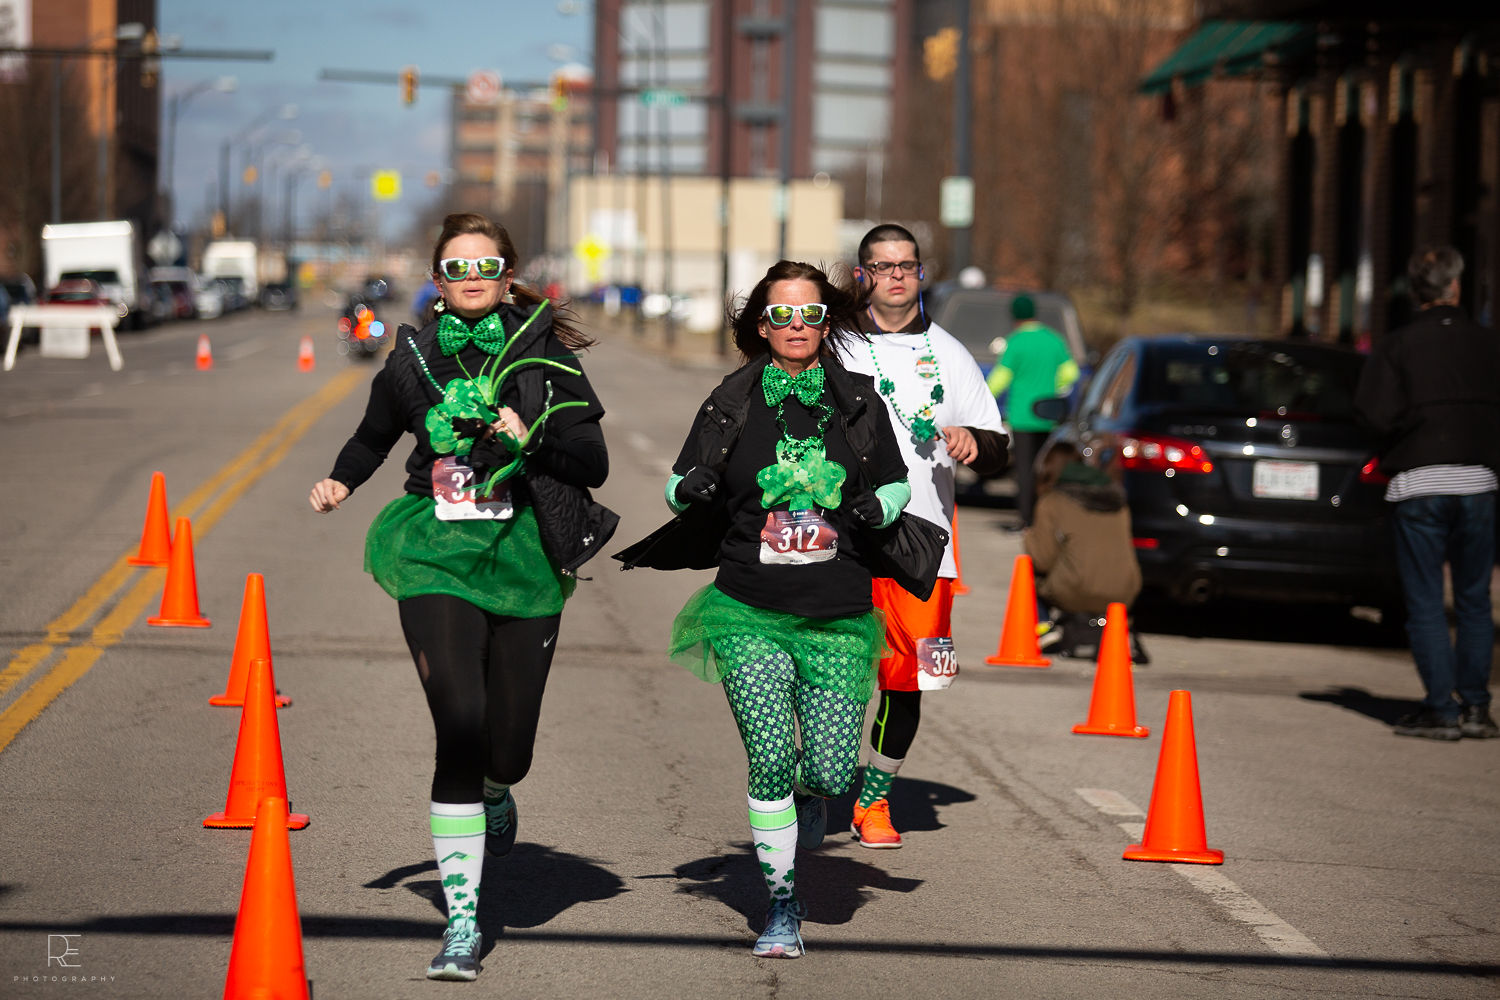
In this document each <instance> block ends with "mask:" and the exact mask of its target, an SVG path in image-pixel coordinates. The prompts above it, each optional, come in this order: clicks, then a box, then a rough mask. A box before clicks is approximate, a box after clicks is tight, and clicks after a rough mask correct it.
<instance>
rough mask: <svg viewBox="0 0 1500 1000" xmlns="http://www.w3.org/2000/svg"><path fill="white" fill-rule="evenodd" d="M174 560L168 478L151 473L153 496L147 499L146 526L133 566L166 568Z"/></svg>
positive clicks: (131, 560)
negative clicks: (169, 526)
mask: <svg viewBox="0 0 1500 1000" xmlns="http://www.w3.org/2000/svg"><path fill="white" fill-rule="evenodd" d="M171 558H172V536H171V535H169V534H168V533H167V477H166V476H164V475H162V474H161V473H160V472H153V473H151V495H150V496H149V497H148V498H147V499H146V525H145V527H144V528H142V529H141V547H140V550H139V551H138V552H137V553H136V554H135V555H133V556H131V557H130V564H131V565H132V566H165V565H166V564H167V563H168V562H169V561H170V560H171Z"/></svg>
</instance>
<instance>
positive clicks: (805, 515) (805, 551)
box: [760, 510, 839, 566]
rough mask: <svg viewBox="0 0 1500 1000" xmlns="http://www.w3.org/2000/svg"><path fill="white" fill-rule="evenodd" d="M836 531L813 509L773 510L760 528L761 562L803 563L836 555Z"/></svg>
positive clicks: (820, 560)
mask: <svg viewBox="0 0 1500 1000" xmlns="http://www.w3.org/2000/svg"><path fill="white" fill-rule="evenodd" d="M838 548H839V533H838V532H837V531H835V530H833V525H831V524H829V523H828V522H827V521H825V520H823V517H822V515H821V514H819V513H818V512H817V511H816V510H773V511H768V512H767V513H766V524H765V527H763V528H761V529H760V561H761V562H762V563H770V564H780V565H791V566H803V565H806V564H808V563H815V562H826V561H827V560H829V559H832V558H833V557H834V556H836V555H838Z"/></svg>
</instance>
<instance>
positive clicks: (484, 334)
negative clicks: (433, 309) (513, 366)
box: [437, 312, 505, 358]
mask: <svg viewBox="0 0 1500 1000" xmlns="http://www.w3.org/2000/svg"><path fill="white" fill-rule="evenodd" d="M437 339H438V347H440V348H442V351H443V353H444V354H445V355H447V356H448V357H450V358H451V357H453V355H455V354H457V353H458V352H459V351H461V350H463V346H464V345H465V344H467V343H469V341H471V340H472V341H473V342H474V346H475V347H477V348H479V349H480V350H481V351H483V352H484V353H486V354H499V353H500V352H501V351H503V350H505V326H504V324H502V323H501V322H500V314H499V313H498V312H492V313H490V314H489V315H488V316H486V317H484V318H483V319H481V320H479V321H478V322H476V323H475V324H474V325H473V326H470V325H469V324H468V323H465V322H464V321H463V320H462V319H460V318H459V317H457V316H455V315H453V314H452V313H451V312H445V313H443V315H442V316H441V317H439V318H438V329H437Z"/></svg>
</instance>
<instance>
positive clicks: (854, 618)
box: [667, 584, 886, 704]
mask: <svg viewBox="0 0 1500 1000" xmlns="http://www.w3.org/2000/svg"><path fill="white" fill-rule="evenodd" d="M746 634H749V635H757V636H765V637H768V638H771V639H772V640H773V641H774V642H775V643H776V645H777V646H779V647H781V648H782V649H784V650H786V652H787V653H788V654H790V655H791V657H792V660H793V661H794V662H795V663H796V664H797V673H798V675H799V676H800V677H801V678H802V679H803V680H805V681H807V682H808V683H809V684H811V685H812V686H813V687H817V688H821V689H823V690H825V691H834V692H837V693H838V694H842V695H846V696H848V697H850V698H853V699H854V700H855V701H858V702H860V703H861V704H863V703H864V702H866V701H868V700H869V699H870V694H871V693H872V692H873V691H874V690H875V674H876V670H877V668H878V667H879V665H880V658H881V657H882V656H884V655H885V654H886V647H885V617H884V615H882V614H881V613H880V611H879V610H878V609H875V610H871V611H869V612H867V613H865V614H861V615H849V616H848V617H846V618H802V617H799V616H797V615H790V614H786V613H784V612H781V611H767V610H765V609H763V608H755V607H751V606H750V605H748V604H745V603H743V602H741V601H736V600H735V599H734V598H732V597H730V596H729V595H727V594H725V593H724V592H723V591H721V590H720V589H719V588H718V587H715V586H714V585H713V584H709V585H708V586H706V587H704V588H703V589H702V590H700V591H698V592H697V593H695V594H694V595H693V596H692V597H690V598H688V602H687V604H685V605H684V606H683V608H682V610H681V611H679V612H678V613H677V618H676V619H675V620H674V621H673V622H672V638H671V640H670V642H669V644H668V647H667V655H669V656H670V657H671V658H672V662H674V663H676V664H677V665H678V666H681V667H683V668H685V669H686V670H687V671H688V672H689V673H691V674H693V675H695V676H697V677H701V678H702V679H703V680H705V681H708V682H709V683H710V684H717V683H718V682H719V681H721V680H723V678H724V668H723V664H722V663H721V660H720V652H719V650H720V649H721V648H728V645H727V643H726V640H730V639H732V638H733V637H735V636H743V635H746Z"/></svg>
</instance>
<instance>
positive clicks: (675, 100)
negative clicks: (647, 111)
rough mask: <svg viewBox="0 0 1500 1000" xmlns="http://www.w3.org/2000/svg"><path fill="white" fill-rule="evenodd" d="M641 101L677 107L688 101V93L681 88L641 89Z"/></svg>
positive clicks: (653, 104) (657, 105)
mask: <svg viewBox="0 0 1500 1000" xmlns="http://www.w3.org/2000/svg"><path fill="white" fill-rule="evenodd" d="M641 103H642V104H646V105H650V106H654V107H676V106H677V105H679V104H686V103H687V95H686V94H684V93H683V92H682V91H680V90H663V89H661V88H657V89H654V90H643V91H641Z"/></svg>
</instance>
